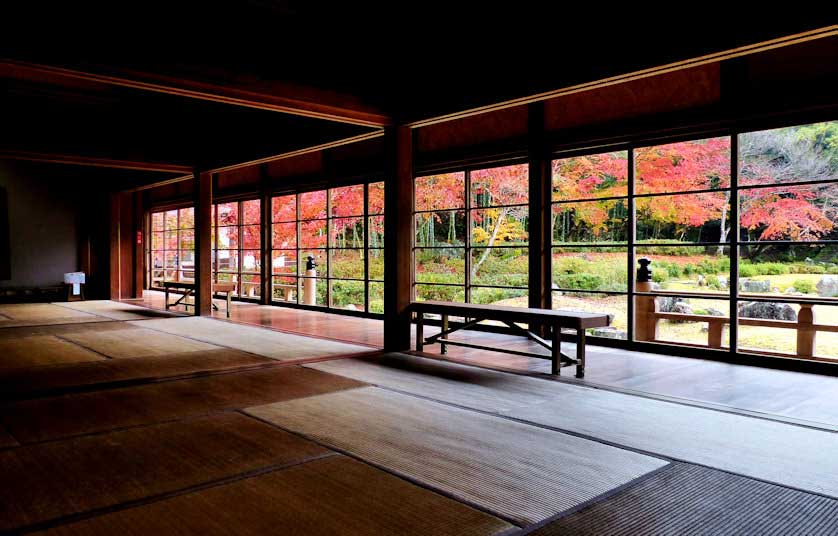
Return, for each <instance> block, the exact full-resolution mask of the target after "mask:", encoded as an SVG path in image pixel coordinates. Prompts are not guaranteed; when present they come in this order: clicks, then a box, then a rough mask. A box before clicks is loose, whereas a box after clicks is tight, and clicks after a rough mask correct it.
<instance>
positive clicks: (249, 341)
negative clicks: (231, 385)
mask: <svg viewBox="0 0 838 536" xmlns="http://www.w3.org/2000/svg"><path fill="white" fill-rule="evenodd" d="M139 324H141V325H142V326H143V327H147V328H152V329H156V330H160V331H165V332H166V333H171V334H173V335H181V336H184V337H191V338H193V339H197V340H200V341H204V342H208V343H211V344H217V345H219V346H227V347H229V348H235V349H237V350H242V351H245V352H252V353H254V354H259V355H263V356H265V357H270V358H271V359H277V360H279V361H296V360H301V359H310V358H314V357H328V356H332V355H342V354H352V353H361V352H370V351H371V350H372V349H371V348H370V347H368V346H359V345H355V344H347V343H342V342H335V341H330V340H326V339H320V338H317V337H306V336H303V335H293V334H290V333H282V332H279V331H273V330H270V329H267V328H260V327H255V326H245V325H242V324H234V323H232V322H225V321H223V320H214V319H212V318H201V317H188V318H173V319H168V320H148V321H144V322H142V323H139Z"/></svg>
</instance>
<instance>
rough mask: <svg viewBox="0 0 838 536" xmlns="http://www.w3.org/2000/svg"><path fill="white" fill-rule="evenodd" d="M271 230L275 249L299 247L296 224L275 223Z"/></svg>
mask: <svg viewBox="0 0 838 536" xmlns="http://www.w3.org/2000/svg"><path fill="white" fill-rule="evenodd" d="M271 229H272V231H271V232H272V234H273V248H274V249H284V248H295V247H297V224H296V223H274V224H273V225H272V226H271Z"/></svg>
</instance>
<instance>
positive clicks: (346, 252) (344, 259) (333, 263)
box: [329, 249, 364, 279]
mask: <svg viewBox="0 0 838 536" xmlns="http://www.w3.org/2000/svg"><path fill="white" fill-rule="evenodd" d="M330 253H331V256H332V257H331V260H330V262H329V270H330V275H331V276H332V277H338V278H347V279H363V278H364V250H363V249H333V250H331V252H330Z"/></svg>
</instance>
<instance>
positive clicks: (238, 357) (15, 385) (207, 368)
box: [0, 348, 276, 400]
mask: <svg viewBox="0 0 838 536" xmlns="http://www.w3.org/2000/svg"><path fill="white" fill-rule="evenodd" d="M272 364H276V362H275V361H273V360H271V359H268V358H266V357H260V356H257V355H253V354H249V353H246V352H239V351H237V350H230V349H228V348H221V349H218V350H208V351H204V352H186V353H175V354H171V355H164V356H151V357H137V358H133V359H105V360H104V361H97V362H94V363H74V364H69V365H51V366H44V367H38V368H37V369H26V370H21V369H17V370H0V399H7V400H8V399H15V398H24V397H31V396H35V395H38V394H43V393H49V392H53V391H58V392H60V391H62V390H72V389H81V388H84V387H87V386H93V385H97V384H106V383H119V382H139V381H143V380H157V379H162V378H171V377H178V376H188V375H193V374H200V373H205V372H206V373H212V372H221V371H225V370H233V369H241V368H251V367H258V366H264V365H272Z"/></svg>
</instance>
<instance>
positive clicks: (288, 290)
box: [273, 277, 297, 303]
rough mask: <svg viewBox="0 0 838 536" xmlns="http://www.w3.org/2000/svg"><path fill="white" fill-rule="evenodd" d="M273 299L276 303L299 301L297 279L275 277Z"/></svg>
mask: <svg viewBox="0 0 838 536" xmlns="http://www.w3.org/2000/svg"><path fill="white" fill-rule="evenodd" d="M273 299H274V300H276V301H287V302H295V303H296V301H297V278H296V277H274V278H273Z"/></svg>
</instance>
